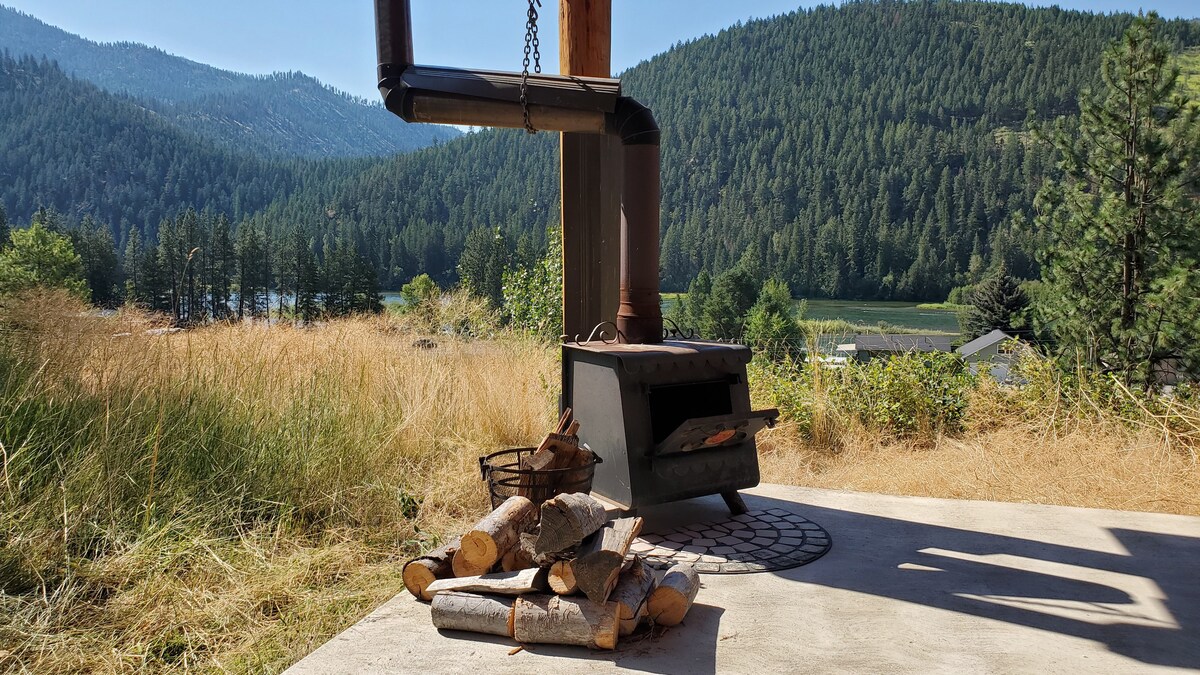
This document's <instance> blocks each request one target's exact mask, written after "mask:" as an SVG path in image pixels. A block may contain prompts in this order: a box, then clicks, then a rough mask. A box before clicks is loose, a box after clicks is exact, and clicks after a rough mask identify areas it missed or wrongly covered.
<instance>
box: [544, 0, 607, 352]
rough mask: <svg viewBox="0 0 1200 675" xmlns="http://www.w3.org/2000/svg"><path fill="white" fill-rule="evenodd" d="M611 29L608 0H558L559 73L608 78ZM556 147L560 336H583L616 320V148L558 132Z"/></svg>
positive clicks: (602, 139)
mask: <svg viewBox="0 0 1200 675" xmlns="http://www.w3.org/2000/svg"><path fill="white" fill-rule="evenodd" d="M611 32H612V0H559V4H558V57H559V63H560V66H559V69H560V70H561V72H562V74H563V75H581V76H587V77H609V76H610V74H611V73H610V69H611V52H612V37H611ZM559 145H560V158H561V164H560V182H559V187H560V190H561V195H562V224H563V235H562V236H563V240H562V243H563V334H564V335H567V336H570V337H571V338H574V337H575V336H576V335H579V336H580V339H584V338H587V336H588V334H589V333H590V332H591V330H592V328H594V327H595V326H596V324H598V323H600V322H601V321H613V320H615V319H616V316H617V305H618V302H619V298H618V296H619V293H620V248H621V203H620V183H621V173H620V169H621V162H620V153H621V144H620V141H619V140H617V139H616V138H615V137H613V136H609V135H597V134H579V133H563V134H562V135H561V137H560V141H559ZM609 336H610V337H611V336H612V329H611V328H610V329H609Z"/></svg>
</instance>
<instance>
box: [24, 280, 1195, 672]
mask: <svg viewBox="0 0 1200 675" xmlns="http://www.w3.org/2000/svg"><path fill="white" fill-rule="evenodd" d="M2 317H3V325H4V327H5V328H4V330H5V334H4V338H5V341H6V343H7V344H6V345H5V346H4V347H3V348H2V349H0V368H2V369H3V370H2V371H0V441H2V442H3V445H4V452H3V455H2V457H0V459H2V460H3V465H2V467H0V469H2V471H0V532H2V533H3V542H4V543H3V545H0V590H6V591H7V593H8V594H5V593H4V592H0V670H13V671H28V672H62V671H94V672H129V671H138V670H152V671H156V672H157V671H171V670H194V669H199V670H230V671H235V672H244V671H255V672H258V671H269V672H273V671H278V670H281V669H282V668H284V667H286V666H287V665H289V664H291V663H292V662H294V661H295V660H296V659H298V658H299V657H301V656H303V655H304V654H306V653H307V652H309V651H311V650H312V649H313V648H315V647H316V646H317V645H319V644H320V643H322V642H323V641H325V640H327V639H328V638H329V637H331V636H332V635H333V634H334V633H336V632H337V631H339V630H341V629H343V628H345V627H346V626H348V625H350V624H351V623H352V622H353V621H355V620H356V619H358V618H360V617H361V616H362V615H364V614H365V613H366V612H368V611H369V610H370V609H372V608H373V607H375V606H377V605H378V604H379V603H381V602H382V601H383V600H384V599H386V598H387V597H389V596H391V595H393V594H395V593H397V592H399V591H400V589H401V588H402V584H401V581H400V578H399V568H400V563H401V561H402V560H403V559H404V558H405V557H407V556H408V555H411V554H412V553H413V552H414V551H416V550H418V549H421V548H425V547H430V546H433V545H435V544H436V543H437V542H438V540H439V538H440V536H441V535H443V534H445V533H448V532H452V531H456V530H460V529H461V528H462V527H463V525H464V524H465V523H466V522H467V521H468V520H470V519H472V518H474V517H476V516H477V515H478V514H479V513H481V512H482V511H483V510H485V508H486V498H485V496H484V492H483V487H482V484H481V483H480V481H479V476H478V469H477V464H476V458H477V457H478V455H479V454H481V453H482V452H485V451H487V450H490V449H492V448H497V447H504V446H512V445H525V444H531V443H533V442H534V441H536V440H537V438H538V437H539V436H540V434H542V433H544V431H545V430H546V428H547V427H548V426H549V425H550V424H551V423H552V422H553V419H554V418H555V415H554V402H555V397H556V394H557V387H558V382H557V380H558V365H557V358H556V354H555V350H554V349H552V348H549V347H547V346H545V345H543V344H539V343H536V342H533V341H529V340H525V339H521V338H519V337H509V336H503V335H500V336H494V337H492V338H491V339H487V340H478V341H467V340H458V339H454V338H448V337H445V336H440V337H437V338H435V339H436V340H437V342H438V346H437V347H436V348H434V349H423V348H420V347H418V346H416V344H415V340H416V338H417V337H418V335H417V334H415V333H413V332H411V330H409V329H408V328H406V327H405V326H404V325H403V324H401V323H399V322H398V321H397V320H395V319H391V318H383V317H381V318H371V319H355V320H347V321H337V322H331V323H328V324H325V325H322V326H319V327H315V328H310V329H296V328H290V327H286V326H274V327H266V326H263V325H222V326H213V327H209V328H204V329H199V330H193V331H188V332H184V333H178V334H175V335H158V336H155V335H147V334H146V333H145V330H146V329H147V328H148V327H151V326H152V322H151V321H150V320H149V319H147V318H146V317H144V316H141V315H138V314H136V313H125V314H122V315H121V316H120V317H118V318H116V319H111V318H109V319H104V318H99V317H95V316H91V315H87V314H85V313H83V312H81V309H80V308H79V307H78V306H74V305H71V304H70V303H69V302H67V301H64V300H62V299H61V298H45V297H43V298H39V299H37V300H35V301H33V303H32V304H31V303H30V302H26V303H25V304H15V305H9V306H8V307H5V308H4V310H3V315H2ZM827 375H828V374H822V373H819V372H818V373H816V374H815V379H814V381H815V382H816V389H817V391H816V392H815V393H814V392H811V391H810V392H809V393H808V394H806V396H808V397H809V398H808V399H807V400H809V402H810V403H811V405H809V406H808V407H809V410H810V420H809V422H808V424H809V426H808V427H806V429H808V430H810V431H806V432H805V433H803V434H802V433H798V431H797V427H796V426H794V425H788V424H784V425H781V427H780V428H778V429H776V430H774V431H771V432H769V433H768V435H767V436H766V437H765V438H764V441H763V443H762V463H763V469H764V479H765V480H768V481H773V482H781V483H794V484H800V485H809V486H816V487H829V488H844V489H855V490H868V491H879V492H888V493H895V494H914V495H928V496H937V497H959V498H979V499H994V500H1003V501H1031V502H1042V503H1054V504H1072V505H1080V506H1098V507H1106V508H1128V509H1144V510H1154V511H1166V512H1173V513H1192V514H1197V513H1200V504H1198V503H1197V498H1196V497H1195V495H1196V494H1200V490H1198V489H1197V488H1200V477H1198V474H1197V467H1196V464H1195V460H1194V457H1193V456H1192V455H1191V454H1190V451H1189V450H1187V449H1185V448H1182V447H1181V446H1179V445H1178V439H1179V438H1181V437H1184V438H1186V433H1190V432H1187V430H1186V429H1185V430H1184V435H1183V436H1181V435H1180V434H1175V435H1170V434H1168V435H1166V436H1164V435H1163V434H1160V433H1156V432H1155V431H1154V428H1155V427H1154V426H1153V425H1152V424H1150V425H1148V426H1143V427H1138V426H1137V425H1132V426H1131V425H1130V424H1128V423H1121V422H1119V421H1114V420H1113V419H1111V418H1108V417H1105V416H1103V415H1095V414H1089V413H1088V412H1087V411H1086V410H1085V408H1086V406H1085V405H1082V404H1079V405H1074V404H1073V407H1072V406H1068V408H1070V409H1061V410H1060V407H1061V406H1060V403H1059V402H1060V401H1064V400H1065V401H1069V400H1071V399H1070V397H1069V396H1066V395H1065V394H1064V393H1063V392H1062V391H1053V392H1049V393H1044V394H1039V396H1041V397H1042V398H1040V399H1039V398H1038V397H1036V396H1035V397H1030V396H1026V397H1024V398H1021V399H1019V400H1016V399H1012V398H1010V397H1008V395H1006V394H1004V393H1002V392H998V391H996V390H994V388H993V389H987V388H979V389H977V390H976V391H975V393H974V395H973V399H972V401H971V404H970V410H969V414H968V419H969V420H972V422H971V424H969V425H968V428H967V429H966V430H965V431H962V432H961V433H958V434H957V435H955V436H939V437H934V438H928V439H925V440H924V441H919V442H918V441H913V440H896V439H895V438H892V437H890V436H889V435H887V434H884V433H882V432H880V431H876V430H871V429H867V428H865V427H863V426H862V425H861V424H859V423H856V422H855V421H853V420H852V419H848V417H847V416H846V415H845V414H843V413H841V412H840V411H839V410H837V409H835V408H833V407H831V401H830V399H829V398H828V396H826V395H825V394H823V393H822V392H824V391H826V389H827V387H826V385H825V384H823V382H824V380H823V379H822V378H823V377H825V376H827ZM1049 400H1054V401H1055V403H1054V404H1053V405H1050V404H1048V403H1045V401H1049ZM1039 401H1040V402H1039ZM760 403H761V404H769V403H770V401H765V400H764V401H760ZM1035 409H1043V410H1042V412H1041V413H1037V412H1036V410H1035ZM1152 417H1153V416H1152V415H1150V416H1148V417H1145V418H1144V419H1146V420H1151V419H1152ZM1185 419H1186V418H1185ZM814 437H815V438H816V440H813V438H814ZM1171 443H1175V445H1172V444H1171Z"/></svg>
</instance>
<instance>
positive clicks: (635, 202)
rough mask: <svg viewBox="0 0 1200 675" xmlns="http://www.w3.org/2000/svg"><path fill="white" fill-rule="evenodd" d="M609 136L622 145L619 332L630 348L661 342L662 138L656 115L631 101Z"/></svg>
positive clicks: (620, 104) (624, 102)
mask: <svg viewBox="0 0 1200 675" xmlns="http://www.w3.org/2000/svg"><path fill="white" fill-rule="evenodd" d="M610 120H611V127H610V129H609V133H612V134H616V135H617V136H619V137H620V139H621V145H622V151H623V152H622V164H623V174H624V177H623V180H622V185H621V304H620V306H619V308H618V309H617V332H618V333H619V334H620V335H621V336H622V337H623V338H624V340H625V342H628V343H631V344H657V343H660V342H662V340H663V320H662V306H661V302H662V301H661V300H660V298H659V285H658V245H659V244H658V236H659V219H660V213H659V204H660V184H659V181H660V174H661V167H660V156H659V141H660V138H661V133H660V131H659V128H658V123H657V122H655V121H654V114H653V113H652V112H651V111H650V109H649V108H647V107H646V106H644V105H642V104H641V103H638V102H637V101H635V100H633V99H632V98H621V99H619V100H618V101H617V109H616V111H615V112H614V113H613V114H612V117H611V118H610Z"/></svg>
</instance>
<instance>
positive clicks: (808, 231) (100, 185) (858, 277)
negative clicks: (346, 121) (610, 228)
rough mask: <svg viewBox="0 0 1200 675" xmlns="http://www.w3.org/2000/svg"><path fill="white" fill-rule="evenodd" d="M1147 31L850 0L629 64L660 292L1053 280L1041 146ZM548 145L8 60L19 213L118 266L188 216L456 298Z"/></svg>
mask: <svg viewBox="0 0 1200 675" xmlns="http://www.w3.org/2000/svg"><path fill="white" fill-rule="evenodd" d="M1131 19H1132V18H1131V17H1130V16H1129V15H1126V14H1119V15H1118V14H1114V15H1097V14H1090V13H1083V12H1075V11H1066V10H1061V9H1058V8H1043V9H1034V8H1027V7H1024V6H1020V5H1012V4H1002V3H947V2H893V1H881V2H851V3H846V4H843V5H842V6H840V7H818V8H813V9H808V10H798V11H796V12H793V13H790V14H786V15H783V16H778V17H774V18H770V19H765V20H756V21H752V22H749V23H745V24H740V25H736V26H733V27H731V28H729V29H727V30H724V31H721V32H720V33H719V34H717V35H715V36H707V37H703V38H700V39H697V40H693V41H690V42H687V43H681V44H678V45H676V46H675V47H674V48H672V49H671V50H669V51H667V52H666V53H664V54H661V55H659V56H656V57H654V58H653V59H650V60H648V61H645V62H643V63H641V64H639V65H637V66H635V67H633V68H631V69H629V70H628V71H626V72H624V73H622V74H621V77H622V81H623V85H624V89H625V92H626V94H627V95H631V96H634V97H636V98H637V99H639V100H640V101H642V102H644V103H646V104H647V105H649V106H650V107H651V108H653V109H654V111H655V115H656V117H657V119H658V121H659V124H660V125H661V126H662V128H663V131H664V136H663V138H664V146H663V186H662V187H663V218H662V232H661V235H662V242H663V248H662V280H663V289H664V290H665V291H683V290H686V289H687V287H688V285H689V283H690V282H691V281H692V280H693V279H695V278H696V277H697V275H699V274H700V273H701V272H705V273H707V274H709V275H711V276H716V275H718V274H720V273H721V272H722V271H725V270H728V269H730V268H732V267H734V266H735V265H736V264H737V263H739V262H742V261H748V262H750V263H753V264H754V265H756V266H757V267H758V268H759V269H761V270H764V271H765V272H766V273H768V274H769V275H771V276H775V277H777V278H779V279H781V280H782V281H783V282H785V283H786V285H787V287H788V289H789V290H790V292H791V293H792V294H793V295H794V296H801V297H821V298H863V299H908V300H914V299H915V300H929V299H937V300H940V299H943V298H945V297H946V296H947V295H948V294H949V293H950V292H951V291H952V290H953V289H955V288H958V287H962V286H966V285H971V284H974V283H976V282H979V281H980V280H982V279H984V278H986V277H988V276H989V275H990V274H992V273H994V272H995V271H996V270H999V269H1004V270H1006V271H1007V273H1009V274H1011V275H1013V276H1015V277H1017V278H1024V279H1033V278H1037V277H1038V276H1039V274H1040V270H1039V268H1038V264H1037V262H1036V260H1035V256H1034V251H1035V250H1037V249H1038V247H1039V244H1040V242H1041V241H1042V240H1043V238H1044V233H1042V232H1041V231H1039V228H1038V227H1037V226H1036V225H1035V221H1036V219H1035V214H1034V208H1033V204H1034V196H1035V195H1036V194H1037V192H1038V190H1039V188H1040V187H1041V185H1042V183H1043V180H1044V179H1045V178H1047V177H1053V176H1055V175H1056V173H1057V171H1058V169H1057V168H1056V159H1055V154H1054V149H1053V147H1052V145H1051V144H1049V143H1045V142H1041V141H1039V140H1038V139H1037V137H1036V134H1034V133H1032V131H1033V130H1034V129H1036V128H1038V127H1039V126H1041V125H1044V124H1045V123H1047V122H1049V121H1051V120H1054V119H1056V118H1059V117H1062V116H1065V117H1067V118H1072V117H1073V116H1075V115H1077V113H1078V110H1079V100H1080V96H1081V95H1084V94H1085V93H1086V92H1088V91H1091V90H1095V89H1097V88H1098V87H1099V86H1100V79H1099V74H1098V70H1097V67H1096V64H1097V63H1098V61H1099V57H1100V54H1101V52H1102V50H1103V49H1104V47H1105V46H1106V45H1107V44H1108V43H1109V42H1110V41H1111V40H1113V39H1114V38H1116V37H1118V36H1119V35H1120V34H1121V32H1122V31H1123V30H1124V29H1125V28H1126V27H1127V26H1128V25H1129V23H1130V21H1131ZM1160 36H1161V37H1162V38H1163V39H1165V40H1167V42H1168V43H1169V44H1170V45H1172V48H1173V50H1174V51H1175V52H1180V51H1182V50H1184V49H1186V48H1188V47H1191V46H1195V45H1200V26H1198V25H1197V24H1196V23H1195V22H1187V21H1166V22H1163V25H1162V27H1161V31H1160ZM284 79H286V78H284ZM260 84H262V85H263V86H267V85H269V84H270V83H269V82H263V83H260ZM63 92H69V95H65V96H64V95H63ZM214 95H215V94H214ZM394 123H395V124H396V125H403V124H404V123H403V122H401V121H400V120H399V119H396V120H394ZM556 155H557V135H556V134H549V133H539V134H537V135H535V136H532V137H531V136H528V135H527V134H525V133H524V132H523V131H520V130H484V131H478V132H474V133H469V134H466V135H464V136H463V137H461V138H458V139H456V140H452V141H448V142H445V143H440V144H437V145H435V146H433V147H427V148H424V149H421V150H417V151H414V152H410V153H406V154H399V155H394V156H391V157H388V158H360V159H326V160H313V159H300V158H296V157H283V156H280V155H272V154H266V155H264V154H262V153H251V152H250V151H247V150H238V149H234V148H233V147H231V146H230V144H222V143H218V142H216V141H213V140H212V139H211V138H210V137H207V136H205V135H202V134H200V133H197V132H196V131H195V129H190V128H185V127H182V126H180V125H179V124H178V123H177V120H174V119H172V118H170V117H169V116H164V115H163V114H162V113H161V112H159V111H158V110H156V109H154V108H153V107H152V106H147V105H145V104H144V102H142V101H141V99H138V98H134V97H132V96H131V95H128V94H119V93H113V92H112V91H108V90H106V89H104V88H102V87H101V86H97V85H93V84H89V83H87V82H84V81H81V80H78V79H72V77H71V76H70V75H68V74H67V72H65V71H64V70H63V69H62V68H61V67H60V65H58V64H55V63H53V62H51V61H48V60H44V59H38V58H32V57H28V56H21V55H16V54H9V55H6V56H4V57H3V59H2V60H0V176H3V180H2V181H0V204H2V205H3V206H4V207H5V209H6V211H7V214H8V218H9V220H10V221H12V222H14V223H23V222H28V221H29V220H31V219H32V217H33V214H34V213H35V211H36V210H37V209H39V208H42V207H52V208H54V209H56V210H57V211H58V212H59V213H61V214H62V217H63V218H64V219H66V220H67V221H69V222H78V221H80V220H81V219H82V218H83V217H85V216H91V217H92V218H93V220H94V222H95V223H97V224H98V226H100V227H107V228H110V229H111V233H112V239H113V242H114V247H115V249H116V250H118V251H124V250H126V249H128V248H129V245H130V238H131V236H136V237H137V238H139V239H140V241H139V242H138V244H137V245H138V246H143V247H147V248H152V247H155V246H158V245H159V243H160V242H159V231H160V223H162V222H164V221H168V220H174V219H177V218H178V217H179V216H180V214H182V213H185V212H186V211H187V209H194V210H195V211H196V212H198V213H208V214H220V215H221V216H223V217H225V218H227V219H228V221H229V222H230V223H232V224H234V225H236V224H239V223H253V227H254V228H255V229H257V230H259V231H261V232H262V233H263V236H264V237H266V238H267V239H269V240H271V241H274V242H280V241H284V240H285V239H287V238H289V237H292V239H293V240H294V241H300V240H304V241H307V242H310V250H311V252H312V254H313V255H314V257H315V259H316V260H317V262H318V263H320V262H322V261H323V257H324V256H325V255H326V251H327V250H333V249H334V248H336V246H335V243H336V245H337V246H343V247H350V248H352V249H353V250H354V252H355V255H357V256H359V257H361V258H362V259H363V260H364V261H366V263H367V264H369V265H370V267H371V268H372V269H373V270H374V273H375V275H376V279H377V282H378V284H379V286H380V287H383V288H393V289H394V288H399V287H400V285H402V284H403V283H405V282H406V281H408V280H409V279H411V278H413V277H415V276H417V275H419V274H422V273H427V274H429V275H430V276H431V277H432V278H433V279H434V280H435V281H436V282H437V283H439V284H441V285H447V284H452V283H455V282H456V281H457V280H458V264H459V260H460V256H461V255H462V252H463V248H464V244H465V243H466V241H467V240H468V236H469V235H470V234H471V233H472V232H475V231H478V230H486V231H488V232H493V231H495V230H496V229H497V228H499V230H500V232H501V233H502V234H503V240H504V241H506V242H509V246H510V251H511V252H512V255H513V256H514V258H521V259H529V258H530V256H529V255H528V251H530V250H533V251H537V250H544V249H545V247H546V244H547V242H546V238H547V236H548V235H547V232H548V231H549V232H550V233H551V234H550V235H549V236H553V229H554V228H555V227H557V226H558V220H559V216H558V203H557V199H558V197H557V192H558V175H557V172H558V160H557V156H556ZM213 217H216V216H213ZM135 233H136V235H135ZM291 233H297V234H291ZM519 251H523V252H524V253H520V252H519ZM264 283H266V284H268V285H273V284H274V285H277V284H278V283H279V281H278V280H267V281H265V282H264Z"/></svg>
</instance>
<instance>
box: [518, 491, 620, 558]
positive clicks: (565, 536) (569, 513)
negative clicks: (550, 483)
mask: <svg viewBox="0 0 1200 675" xmlns="http://www.w3.org/2000/svg"><path fill="white" fill-rule="evenodd" d="M606 520H608V516H607V515H606V514H605V512H604V505H603V504H601V503H600V502H598V501H596V500H595V499H593V498H591V497H589V496H588V495H585V494H583V493H581V492H571V493H567V494H562V495H558V496H556V497H554V498H553V499H550V500H548V501H546V502H544V503H542V518H541V524H540V526H539V528H538V538H537V541H536V542H535V543H534V551H535V552H536V553H538V554H547V553H556V552H558V551H562V550H565V549H568V548H570V547H572V546H575V545H577V544H579V542H581V541H583V539H584V537H587V536H588V535H589V534H591V533H593V532H595V531H596V530H598V529H600V527H601V526H602V525H604V522H605V521H606Z"/></svg>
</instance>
